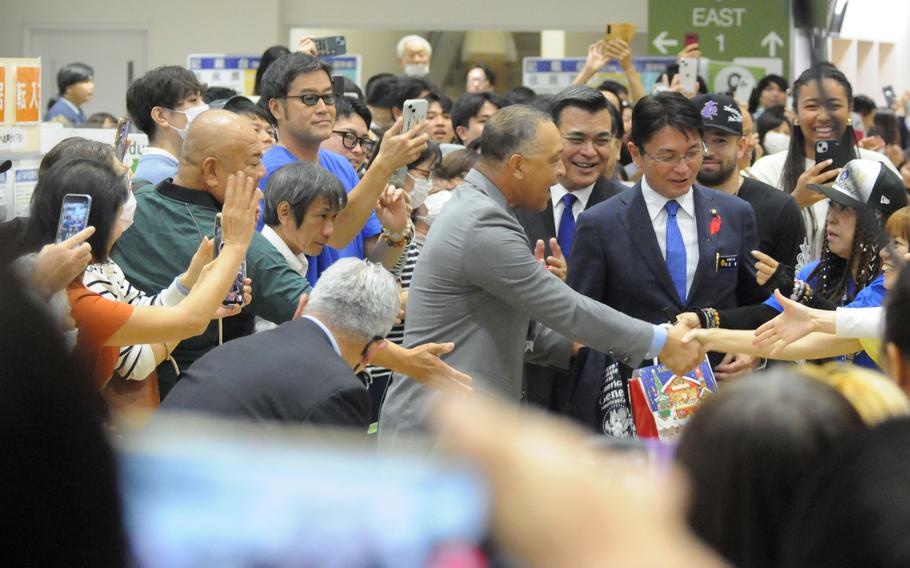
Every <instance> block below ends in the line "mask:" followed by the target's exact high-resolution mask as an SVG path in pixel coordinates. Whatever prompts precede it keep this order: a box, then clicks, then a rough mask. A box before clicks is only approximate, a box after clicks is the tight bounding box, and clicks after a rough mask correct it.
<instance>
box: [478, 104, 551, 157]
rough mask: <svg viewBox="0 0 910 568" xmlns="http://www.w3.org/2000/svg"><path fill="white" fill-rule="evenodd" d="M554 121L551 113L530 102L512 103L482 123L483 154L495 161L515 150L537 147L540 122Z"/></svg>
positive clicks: (517, 151)
mask: <svg viewBox="0 0 910 568" xmlns="http://www.w3.org/2000/svg"><path fill="white" fill-rule="evenodd" d="M546 122H550V123H552V122H553V121H552V119H551V118H550V115H548V114H546V113H545V112H543V111H541V110H539V109H536V108H534V107H531V106H528V105H509V106H507V107H505V108H501V109H499V110H498V111H496V113H495V114H493V116H492V117H490V120H489V121H487V123H486V125H485V126H484V127H483V136H482V137H481V139H480V155H481V156H482V157H483V158H484V159H486V160H491V161H494V162H505V161H506V160H508V159H509V156H511V155H512V154H529V153H531V152H532V151H533V150H534V148H532V146H533V145H534V143H535V142H536V138H537V131H538V130H539V129H540V125H541V124H544V123H546Z"/></svg>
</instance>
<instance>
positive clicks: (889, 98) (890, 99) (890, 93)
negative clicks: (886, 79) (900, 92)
mask: <svg viewBox="0 0 910 568" xmlns="http://www.w3.org/2000/svg"><path fill="white" fill-rule="evenodd" d="M882 93H884V95H885V103H887V105H888V108H893V107H894V103H895V102H896V101H897V96H896V95H895V94H894V87H892V86H891V85H887V86H885V87H883V88H882Z"/></svg>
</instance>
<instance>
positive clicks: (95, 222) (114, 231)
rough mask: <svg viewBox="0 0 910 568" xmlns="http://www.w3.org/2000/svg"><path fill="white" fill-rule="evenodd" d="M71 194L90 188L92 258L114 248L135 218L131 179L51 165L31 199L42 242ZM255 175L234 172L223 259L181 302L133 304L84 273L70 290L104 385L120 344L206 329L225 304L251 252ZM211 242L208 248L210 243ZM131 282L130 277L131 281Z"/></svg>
mask: <svg viewBox="0 0 910 568" xmlns="http://www.w3.org/2000/svg"><path fill="white" fill-rule="evenodd" d="M67 194H82V195H89V196H90V197H91V199H92V207H91V211H90V213H89V216H88V222H87V224H88V225H89V226H93V227H95V233H94V235H92V237H91V238H89V240H88V243H89V244H90V245H91V247H92V257H93V263H94V264H98V263H103V262H107V261H108V254H109V252H110V250H111V248H112V247H113V245H114V243H115V242H116V240H117V238H118V237H119V236H120V234H122V232H123V231H124V230H125V228H126V227H128V226H129V223H130V220H131V214H132V213H131V211H130V205H129V202H130V196H131V193H130V191H129V188H128V187H127V181H126V180H125V179H124V177H123V176H122V175H121V174H119V173H117V172H115V171H114V169H113V168H112V167H111V165H110V164H109V163H104V162H101V161H99V160H95V159H90V158H71V159H66V160H63V161H60V162H58V163H56V164H55V165H53V166H52V167H51V168H50V169H48V170H47V172H46V173H44V174H43V175H42V176H41V177H40V179H39V180H38V186H37V187H36V188H35V193H34V199H33V201H32V208H31V218H30V221H29V231H30V233H31V234H32V235H33V236H34V237H35V238H36V239H40V240H41V242H53V241H54V238H55V235H56V230H57V224H58V218H59V214H60V209H61V205H62V203H63V200H64V196H66V195H67ZM256 205H257V200H256V197H255V181H254V180H252V179H250V178H247V177H246V176H244V175H242V174H239V175H238V176H236V177H234V176H232V177H231V179H230V181H229V184H228V189H227V193H226V197H225V204H224V209H223V213H222V227H223V234H224V248H223V249H222V250H221V254H220V255H219V256H218V258H217V260H215V261H214V262H211V263H209V264H208V265H207V266H206V267H205V269H203V270H202V271H201V273H200V274H199V276H198V279H197V280H196V282H195V284H194V285H193V286H192V289H191V290H190V291H189V293H188V294H187V295H186V298H184V299H183V300H182V301H181V302H180V303H179V304H177V305H175V306H170V307H168V306H144V305H135V306H134V305H131V304H129V303H127V302H121V301H116V300H111V299H109V296H112V295H113V294H111V295H108V294H105V295H101V294H98V293H96V292H93V291H91V290H89V289H87V288H86V286H85V284H84V282H83V281H82V280H76V281H74V282H73V283H72V284H71V285H70V286H69V287H68V289H67V292H68V295H69V301H70V307H71V308H72V316H73V319H74V320H75V322H76V327H77V328H78V330H79V334H78V338H77V344H76V351H77V352H78V353H80V355H81V357H82V358H83V361H84V362H85V363H86V364H87V365H88V366H89V367H90V369H91V372H92V376H93V378H94V380H95V383H96V385H97V386H98V387H99V388H104V386H105V385H107V383H108V381H109V380H110V378H111V376H112V375H113V373H114V371H115V368H116V366H117V360H118V356H119V353H120V349H119V348H120V347H121V346H125V345H146V344H149V345H154V344H161V343H170V342H178V341H180V340H182V339H186V338H189V337H193V336H195V335H198V334H200V333H201V332H202V331H203V330H204V329H205V327H206V326H207V325H208V323H209V320H210V319H211V318H212V317H213V315H216V313H217V311H218V310H219V309H220V308H221V303H222V300H223V299H224V297H225V294H226V293H227V291H228V289H229V287H230V285H231V284H232V283H233V281H234V278H235V276H236V274H237V269H238V267H239V266H240V263H241V261H242V260H243V258H244V257H245V255H246V249H247V247H248V246H249V242H250V239H251V238H252V234H253V229H254V227H255V224H256ZM206 248H207V250H206ZM206 252H208V255H209V258H211V257H210V255H211V245H210V244H203V246H201V247H200V253H199V255H200V259H199V262H204V261H205V256H206ZM127 285H128V283H127Z"/></svg>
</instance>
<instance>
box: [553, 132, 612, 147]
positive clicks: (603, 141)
mask: <svg viewBox="0 0 910 568" xmlns="http://www.w3.org/2000/svg"><path fill="white" fill-rule="evenodd" d="M562 139H563V140H565V141H566V144H569V145H570V146H583V145H585V144H587V143H588V141H589V140H590V141H591V143H593V144H594V145H595V146H599V147H603V146H607V145H608V144H610V142H612V141H613V136H612V135H609V134H606V135H603V136H597V137H595V138H586V137H584V136H563V137H562Z"/></svg>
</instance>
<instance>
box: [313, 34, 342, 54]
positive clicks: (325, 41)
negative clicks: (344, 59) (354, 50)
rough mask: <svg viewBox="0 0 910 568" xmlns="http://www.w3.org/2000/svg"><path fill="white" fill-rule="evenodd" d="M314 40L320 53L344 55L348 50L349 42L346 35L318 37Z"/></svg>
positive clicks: (317, 51)
mask: <svg viewBox="0 0 910 568" xmlns="http://www.w3.org/2000/svg"><path fill="white" fill-rule="evenodd" d="M313 42H314V43H315V44H316V53H318V54H319V55H344V54H345V53H347V52H348V44H347V41H346V40H345V39H344V36H329V37H317V38H315V39H314V40H313Z"/></svg>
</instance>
